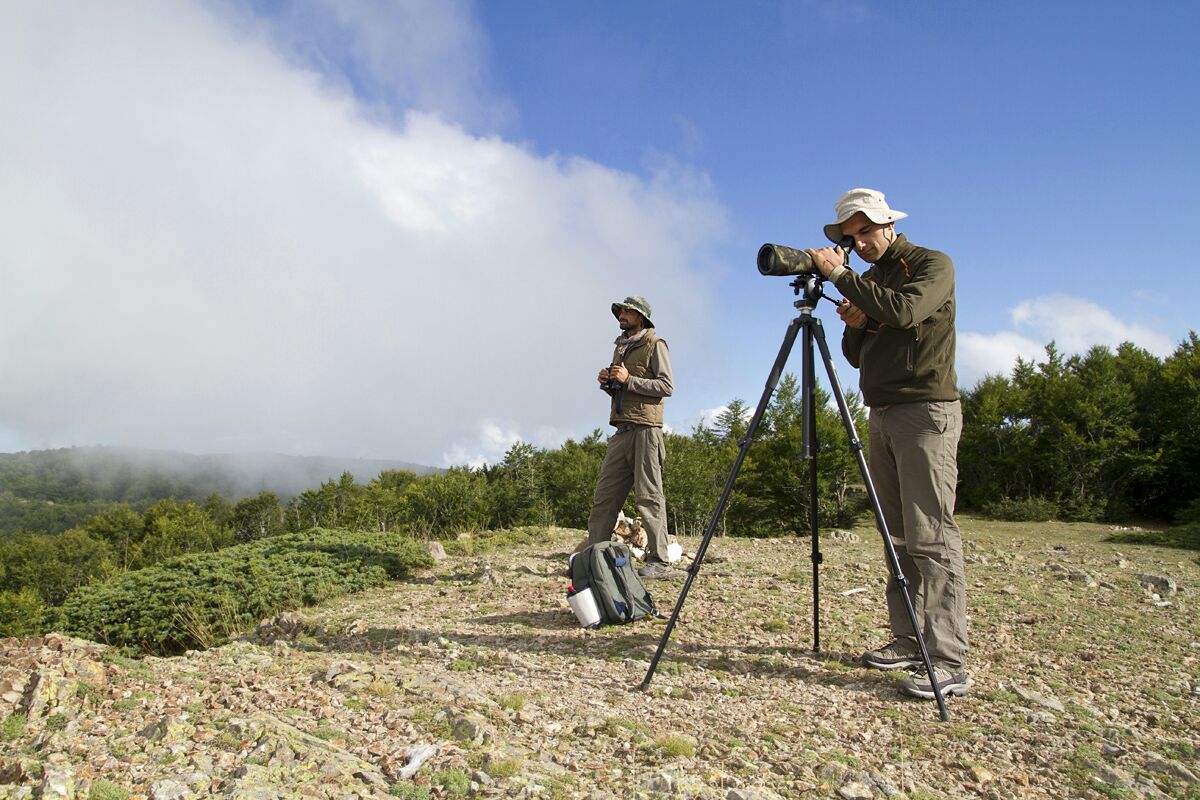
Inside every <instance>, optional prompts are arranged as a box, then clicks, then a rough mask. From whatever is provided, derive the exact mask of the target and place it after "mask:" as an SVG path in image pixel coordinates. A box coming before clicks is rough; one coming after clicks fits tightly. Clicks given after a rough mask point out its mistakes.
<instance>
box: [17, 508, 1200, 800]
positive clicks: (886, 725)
mask: <svg viewBox="0 0 1200 800" xmlns="http://www.w3.org/2000/svg"><path fill="white" fill-rule="evenodd" d="M962 525H963V528H964V533H965V536H966V538H967V540H968V542H969V545H968V547H969V549H968V567H967V569H968V580H969V583H970V594H969V597H968V603H969V606H970V615H971V636H972V646H973V649H972V663H971V672H972V675H973V678H974V681H975V685H974V688H973V690H972V692H971V693H970V694H969V695H967V696H966V697H963V698H953V699H951V700H950V701H949V713H950V721H949V722H942V721H940V720H939V719H938V715H937V713H936V707H935V705H934V704H933V703H932V702H922V701H916V700H909V699H905V698H904V697H903V696H902V695H901V694H900V693H899V692H898V690H897V683H898V681H899V680H900V679H901V678H903V677H904V676H903V675H901V674H897V673H883V672H879V671H876V670H869V669H865V668H863V667H860V666H859V665H858V664H857V660H856V659H857V656H858V654H859V653H860V652H861V651H862V650H864V649H866V648H869V647H872V646H876V645H878V644H881V643H883V641H884V640H885V639H886V638H887V636H886V631H885V630H884V628H883V627H882V626H883V624H884V622H885V615H884V611H883V600H882V589H883V584H884V580H885V578H886V570H885V567H884V566H883V562H882V559H881V557H880V552H879V551H880V546H879V541H878V536H877V534H875V533H874V531H873V530H871V529H868V528H858V529H855V530H853V531H846V532H839V533H837V534H836V535H831V536H826V537H824V538H823V551H824V554H825V559H826V560H825V564H824V565H823V567H822V570H821V644H822V648H821V652H820V653H814V652H812V639H813V636H812V608H811V603H812V573H811V564H810V561H809V542H808V540H807V539H786V540H765V541H763V540H760V541H755V540H741V539H717V540H715V542H714V545H713V547H712V548H711V549H710V551H709V558H707V559H706V560H705V563H704V565H703V567H702V569H701V570H700V572H699V577H698V578H697V579H696V580H695V581H694V583H693V585H692V589H691V593H690V594H689V596H688V598H687V602H686V604H685V606H684V609H683V613H682V617H681V621H680V625H679V627H678V628H677V629H676V631H675V633H674V635H673V636H672V638H671V640H670V642H669V644H668V647H667V649H666V652H665V655H664V658H663V660H662V662H661V663H660V665H659V667H658V670H657V672H656V674H655V676H654V678H653V681H652V682H651V684H650V687H649V690H648V691H646V692H641V691H636V687H638V685H639V684H640V683H641V682H642V680H643V677H644V676H645V672H646V669H647V667H648V662H649V659H650V657H651V656H652V655H653V653H654V650H655V647H656V645H657V643H658V641H659V638H660V636H661V634H662V632H663V630H664V628H665V623H664V622H663V621H661V620H654V621H642V622H639V623H635V624H633V625H630V626H619V627H605V628H601V629H599V630H595V631H592V630H584V629H581V628H579V627H578V625H577V624H576V623H575V619H574V617H573V616H572V614H571V613H570V611H569V610H568V608H567V605H566V601H565V589H566V586H567V579H566V578H565V577H564V575H563V570H564V567H565V564H566V553H567V552H568V550H569V549H570V548H571V546H572V545H573V544H574V543H575V542H576V541H577V540H578V539H579V537H580V534H579V532H577V531H566V530H560V531H554V532H551V533H550V534H548V536H547V539H546V540H545V541H544V543H543V544H541V545H539V546H537V547H529V546H525V547H520V548H518V549H516V550H511V551H504V552H499V553H489V554H487V555H485V556H475V557H451V558H448V559H445V560H444V561H441V562H439V563H438V565H437V566H436V567H434V568H433V569H431V570H429V571H428V572H427V573H425V574H423V575H420V576H418V577H416V578H414V579H411V580H408V581H404V582H399V583H394V584H390V585H388V586H386V587H383V588H381V589H378V590H374V591H371V592H367V593H364V594H359V595H355V596H352V597H347V598H342V599H341V600H338V601H335V602H331V603H329V604H327V605H324V606H321V607H319V608H314V609H307V610H305V611H304V612H301V613H299V614H293V615H284V616H283V617H280V618H278V619H275V620H271V621H267V622H265V623H264V624H262V625H260V626H259V629H258V630H257V631H254V632H248V633H247V634H246V635H245V636H244V637H243V638H242V639H241V640H239V641H236V642H234V643H232V644H229V645H226V646H224V647H221V648H217V649H213V650H209V651H206V652H192V653H188V654H186V655H185V656H181V657H177V658H145V659H140V660H133V659H129V658H126V657H124V656H122V655H120V654H118V653H116V652H114V651H112V650H111V649H108V648H104V647H102V646H100V645H94V644H89V643H85V642H80V641H78V640H72V639H66V638H64V637H59V636H53V635H52V636H47V637H44V638H43V639H40V640H33V641H24V642H22V641H16V640H8V641H5V642H3V643H0V697H2V700H0V719H2V720H3V722H0V797H31V796H32V797H37V796H40V797H47V798H50V797H61V798H65V797H71V796H77V797H92V798H117V799H119V798H124V797H152V798H162V799H163V800H166V798H199V797H209V796H216V797H229V798H270V797H292V796H306V797H330V798H353V797H397V796H398V797H409V798H418V797H426V796H431V797H454V796H476V797H510V796H515V797H546V798H552V797H563V798H573V797H596V798H600V797H696V798H728V799H729V800H737V798H745V799H746V800H750V799H751V798H776V797H786V798H790V797H833V798H893V797H894V798H901V797H903V798H910V799H911V800H917V799H918V798H960V797H984V798H997V800H999V799H1000V798H1010V797H1038V798H1040V797H1053V798H1076V797H1084V798H1087V797H1150V798H1159V797H1174V798H1179V797H1182V798H1189V797H1190V798H1200V777H1198V776H1200V622H1198V620H1197V613H1196V606H1197V602H1196V599H1195V598H1196V593H1197V589H1198V587H1200V564H1198V563H1197V559H1196V554H1195V553H1194V552H1187V551H1180V550H1166V549H1160V548H1154V547H1145V546H1134V545H1114V544H1109V543H1105V542H1104V541H1103V540H1104V538H1105V537H1106V536H1107V535H1108V534H1109V533H1110V528H1108V527H1107V526H1100V525H1061V524H1051V523H1047V524H1041V525H1020V524H1005V523H995V522H988V521H983V520H976V519H972V518H965V519H963V520H962ZM684 545H685V549H688V550H690V549H691V548H694V547H695V546H696V545H697V542H696V541H685V542H684ZM683 582H684V581H683V573H679V574H678V576H677V577H675V578H673V579H667V580H660V581H656V582H654V583H652V584H651V585H650V588H651V591H652V592H653V594H654V597H655V599H656V600H657V602H658V604H659V606H660V607H661V608H662V609H664V610H666V611H668V612H669V610H670V609H671V608H672V607H673V606H674V603H675V600H676V598H677V597H678V594H679V591H680V589H681V588H682V586H683Z"/></svg>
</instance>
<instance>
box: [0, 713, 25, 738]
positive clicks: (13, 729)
mask: <svg viewBox="0 0 1200 800" xmlns="http://www.w3.org/2000/svg"><path fill="white" fill-rule="evenodd" d="M28 721H29V720H28V718H27V717H26V716H25V715H24V714H13V715H12V716H10V717H6V718H5V720H4V722H0V742H11V741H13V740H14V739H17V738H18V737H20V735H21V734H22V733H24V732H25V723H27V722H28Z"/></svg>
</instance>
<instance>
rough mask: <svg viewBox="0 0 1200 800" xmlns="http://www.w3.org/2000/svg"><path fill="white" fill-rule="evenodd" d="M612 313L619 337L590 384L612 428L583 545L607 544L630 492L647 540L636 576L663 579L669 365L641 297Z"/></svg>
mask: <svg viewBox="0 0 1200 800" xmlns="http://www.w3.org/2000/svg"><path fill="white" fill-rule="evenodd" d="M612 313H613V316H614V317H616V318H617V322H618V323H619V324H620V326H621V335H620V336H618V337H617V339H616V343H615V344H616V349H615V350H613V357H612V361H611V362H610V365H609V366H607V367H605V368H603V369H601V370H600V373H599V374H598V375H597V376H596V380H597V381H599V383H600V388H601V389H603V390H604V391H605V392H607V393H608V394H609V395H610V397H611V407H610V413H609V416H608V422H609V424H610V425H612V426H613V427H615V428H616V429H617V430H616V433H614V434H613V435H612V437H611V438H610V439H609V440H608V452H607V453H606V454H605V456H604V464H603V466H601V467H600V479H599V480H598V481H596V491H595V494H594V495H593V497H592V513H591V514H590V515H588V544H595V543H596V542H606V541H608V539H609V537H611V536H612V532H613V525H614V524H615V523H616V521H617V513H618V512H619V511H620V510H621V508H622V507H623V506H624V505H625V501H626V499H628V497H629V490H630V489H632V490H633V493H634V497H635V499H636V503H637V509H638V513H639V514H640V515H641V517H642V522H643V524H644V525H645V528H646V538H647V545H646V565H645V566H644V567H642V568H641V569H640V570H638V574H639V575H641V576H642V577H643V578H661V577H663V576H664V575H666V574H667V501H666V497H665V496H664V495H663V488H662V471H663V463H664V462H665V460H666V454H667V451H666V447H665V445H664V444H663V432H662V427H663V398H666V397H670V396H671V392H672V391H674V384H673V382H672V380H671V359H670V355H669V354H668V352H667V343H666V342H665V341H663V340H662V339H660V338H659V337H658V333H657V332H656V331H655V329H654V323H653V322H651V321H650V304H649V303H647V302H646V298H644V297H638V296H636V295H635V296H631V297H626V298H625V299H624V300H622V301H621V302H619V303H613V304H612Z"/></svg>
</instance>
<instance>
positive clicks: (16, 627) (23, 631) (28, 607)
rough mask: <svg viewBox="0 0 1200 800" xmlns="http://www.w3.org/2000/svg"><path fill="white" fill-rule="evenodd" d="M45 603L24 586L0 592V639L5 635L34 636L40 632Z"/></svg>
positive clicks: (44, 614)
mask: <svg viewBox="0 0 1200 800" xmlns="http://www.w3.org/2000/svg"><path fill="white" fill-rule="evenodd" d="M45 617H46V604H45V603H43V602H42V598H41V596H40V595H39V594H38V593H37V592H35V591H34V590H33V589H32V588H30V587H28V586H26V587H24V588H23V589H21V590H20V591H19V592H8V591H4V592H0V639H3V638H5V637H7V636H36V635H37V634H39V633H41V632H42V622H43V620H44V619H45Z"/></svg>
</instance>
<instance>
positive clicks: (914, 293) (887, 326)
mask: <svg viewBox="0 0 1200 800" xmlns="http://www.w3.org/2000/svg"><path fill="white" fill-rule="evenodd" d="M833 282H834V285H835V286H837V288H838V291H839V292H841V293H842V296H843V297H845V298H846V299H847V300H849V301H850V302H851V303H853V304H854V305H856V306H858V307H859V308H860V309H862V310H863V312H864V313H866V315H867V317H868V321H867V326H866V328H852V327H850V326H848V325H847V326H846V331H845V333H844V334H843V336H842V352H843V353H844V354H845V356H846V360H847V361H849V362H850V365H851V366H853V367H857V368H858V369H859V387H860V388H861V389H862V395H863V402H864V403H865V404H866V405H868V406H872V407H874V406H887V405H892V404H893V403H912V402H916V401H919V400H957V399H958V377H957V375H955V372H954V349H955V337H954V263H953V262H952V261H951V260H950V257H949V256H947V255H946V254H945V253H939V252H938V251H937V250H928V249H926V248H924V247H919V246H918V245H915V244H913V243H912V242H910V241H908V239H906V238H905V237H904V235H903V234H901V235H899V236H897V237H896V241H894V242H893V243H892V245H891V246H890V247H889V248H888V249H887V251H886V252H885V253H884V254H883V257H882V258H881V259H879V262H878V263H876V264H875V265H874V266H872V267H871V268H870V269H868V270H867V271H866V272H864V273H863V274H862V275H859V274H858V273H856V272H854V271H853V270H851V269H841V270H836V271H835V272H834V275H833Z"/></svg>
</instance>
